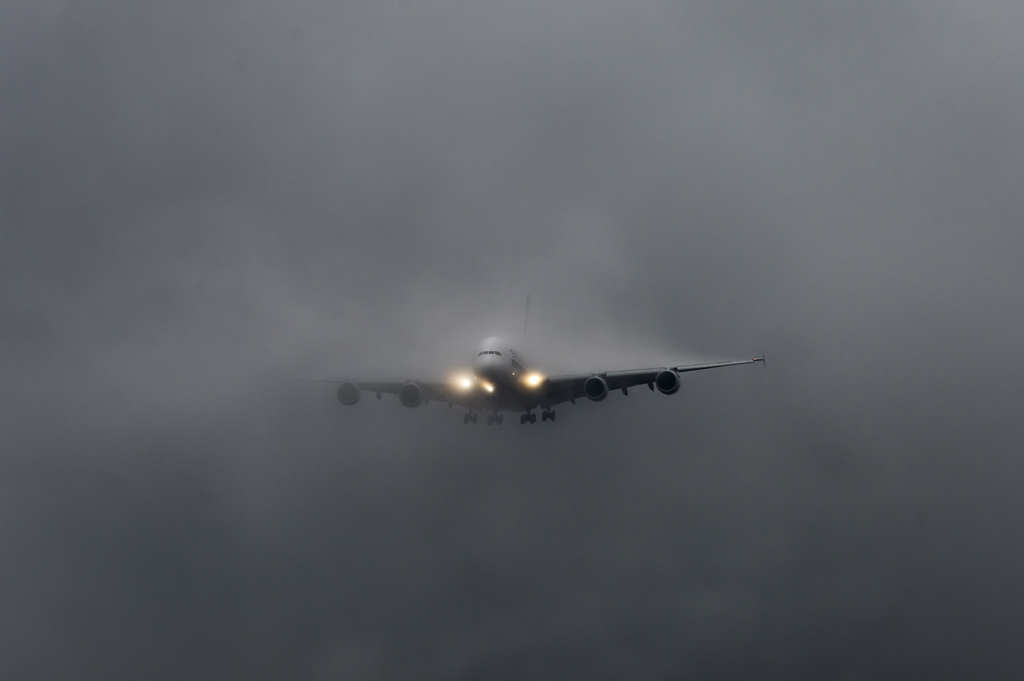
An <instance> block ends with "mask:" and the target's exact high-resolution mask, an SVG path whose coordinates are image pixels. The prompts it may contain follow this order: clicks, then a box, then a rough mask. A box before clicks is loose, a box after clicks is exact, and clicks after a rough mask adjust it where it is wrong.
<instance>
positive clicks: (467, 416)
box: [462, 411, 469, 423]
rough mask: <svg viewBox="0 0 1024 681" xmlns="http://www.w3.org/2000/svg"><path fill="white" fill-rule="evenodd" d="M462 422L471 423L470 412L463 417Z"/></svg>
mask: <svg viewBox="0 0 1024 681" xmlns="http://www.w3.org/2000/svg"><path fill="white" fill-rule="evenodd" d="M462 422H463V423H469V412H468V411H467V412H466V413H465V414H464V415H463V416H462Z"/></svg>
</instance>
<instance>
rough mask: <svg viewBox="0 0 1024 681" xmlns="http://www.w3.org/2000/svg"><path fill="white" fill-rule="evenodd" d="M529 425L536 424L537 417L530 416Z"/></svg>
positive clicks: (534, 415)
mask: <svg viewBox="0 0 1024 681" xmlns="http://www.w3.org/2000/svg"><path fill="white" fill-rule="evenodd" d="M530 423H537V415H536V414H530Z"/></svg>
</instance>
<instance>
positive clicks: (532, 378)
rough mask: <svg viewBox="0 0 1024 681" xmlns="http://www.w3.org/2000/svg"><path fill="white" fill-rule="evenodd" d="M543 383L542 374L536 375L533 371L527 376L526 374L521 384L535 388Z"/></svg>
mask: <svg viewBox="0 0 1024 681" xmlns="http://www.w3.org/2000/svg"><path fill="white" fill-rule="evenodd" d="M543 382H544V375H543V374H538V373H537V372H536V371H534V372H532V373H529V374H526V376H525V377H524V378H523V383H525V384H526V385H528V386H530V387H531V388H536V387H537V386H538V385H540V384H541V383H543Z"/></svg>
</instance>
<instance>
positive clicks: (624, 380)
mask: <svg viewBox="0 0 1024 681" xmlns="http://www.w3.org/2000/svg"><path fill="white" fill-rule="evenodd" d="M754 362H761V363H762V364H764V356H763V355H762V356H761V357H755V358H753V359H738V360H732V361H728V362H710V363H707V364H683V365H680V366H672V367H656V368H652V369H635V370H631V371H609V372H606V373H603V374H567V375H564V376H549V377H548V378H547V379H546V380H545V381H544V384H543V386H542V389H543V390H544V398H543V399H542V403H543V404H545V405H546V406H553V405H556V404H560V403H562V402H575V401H576V400H578V399H580V398H582V397H586V392H585V391H584V388H583V385H584V384H585V383H586V382H587V379H589V378H591V377H594V376H598V377H600V378H603V379H604V381H605V383H606V384H607V385H608V392H611V391H612V390H621V391H622V392H623V393H626V394H628V390H629V388H632V387H633V386H637V385H646V386H647V387H648V388H650V389H651V390H654V381H655V379H656V378H657V377H658V374H660V373H661V372H662V371H665V370H671V371H674V372H676V373H677V374H681V373H685V372H687V371H701V370H703V369H717V368H719V367H730V366H736V365H738V364H753V363H754Z"/></svg>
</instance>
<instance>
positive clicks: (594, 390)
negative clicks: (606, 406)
mask: <svg viewBox="0 0 1024 681" xmlns="http://www.w3.org/2000/svg"><path fill="white" fill-rule="evenodd" d="M583 394H584V395H586V396H587V399H590V400H593V401H594V402H600V401H601V400H603V399H604V398H606V397H608V382H607V381H605V380H604V379H603V378H601V377H600V376H591V377H590V378H588V379H587V380H586V381H584V382H583Z"/></svg>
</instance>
